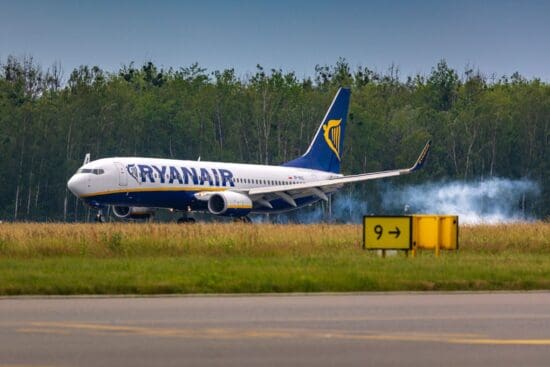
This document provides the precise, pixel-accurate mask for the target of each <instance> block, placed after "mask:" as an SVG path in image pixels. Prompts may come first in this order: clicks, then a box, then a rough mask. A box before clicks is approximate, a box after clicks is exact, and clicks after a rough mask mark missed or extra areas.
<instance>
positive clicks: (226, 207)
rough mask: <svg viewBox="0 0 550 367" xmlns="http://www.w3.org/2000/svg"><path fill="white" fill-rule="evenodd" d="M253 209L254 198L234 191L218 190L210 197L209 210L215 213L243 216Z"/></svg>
mask: <svg viewBox="0 0 550 367" xmlns="http://www.w3.org/2000/svg"><path fill="white" fill-rule="evenodd" d="M251 210H252V200H250V198H249V197H248V196H246V195H244V194H240V193H238V192H233V191H223V192H216V193H214V194H212V195H211V196H210V198H209V199H208V211H209V212H210V213H212V214H215V215H226V216H230V217H243V216H245V215H247V214H248V213H250V211H251Z"/></svg>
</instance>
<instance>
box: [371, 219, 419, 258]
mask: <svg viewBox="0 0 550 367" xmlns="http://www.w3.org/2000/svg"><path fill="white" fill-rule="evenodd" d="M411 224H412V219H411V217H409V216H406V217H405V216H395V217H387V216H383V217H363V248H365V249H368V250H410V249H411V248H412V241H411V228H412V225H411Z"/></svg>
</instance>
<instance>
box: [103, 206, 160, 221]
mask: <svg viewBox="0 0 550 367" xmlns="http://www.w3.org/2000/svg"><path fill="white" fill-rule="evenodd" d="M113 213H114V214H115V215H116V216H117V217H118V218H122V219H149V218H150V217H151V216H152V215H153V214H154V213H155V210H154V209H152V208H144V207H140V206H113Z"/></svg>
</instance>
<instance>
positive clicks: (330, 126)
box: [283, 88, 350, 173]
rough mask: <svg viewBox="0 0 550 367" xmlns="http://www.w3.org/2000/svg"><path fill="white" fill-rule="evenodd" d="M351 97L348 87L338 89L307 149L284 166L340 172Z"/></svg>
mask: <svg viewBox="0 0 550 367" xmlns="http://www.w3.org/2000/svg"><path fill="white" fill-rule="evenodd" d="M349 97H350V90H349V89H348V88H340V89H339V90H338V92H337V93H336V96H335V97H334V99H333V100H332V104H331V105H330V107H329V109H328V111H327V113H326V115H325V117H324V118H323V121H322V122H321V125H320V126H319V129H318V130H317V133H316V134H315V137H314V138H313V141H312V142H311V144H310V145H309V148H308V149H307V151H306V152H305V153H304V155H302V156H301V157H299V158H296V159H293V160H291V161H289V162H286V163H284V164H283V166H287V167H300V168H309V169H316V170H320V171H327V172H334V173H340V160H341V158H342V151H343V149H344V136H345V135H344V134H345V132H346V121H347V119H348V108H349Z"/></svg>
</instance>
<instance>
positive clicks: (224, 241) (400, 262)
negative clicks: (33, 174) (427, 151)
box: [0, 223, 550, 295]
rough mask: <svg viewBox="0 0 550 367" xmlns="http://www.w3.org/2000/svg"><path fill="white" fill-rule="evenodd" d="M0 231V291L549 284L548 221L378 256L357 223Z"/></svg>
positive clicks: (465, 232) (476, 230) (486, 229)
mask: <svg viewBox="0 0 550 367" xmlns="http://www.w3.org/2000/svg"><path fill="white" fill-rule="evenodd" d="M10 226H13V227H10ZM0 230H2V232H0V295H18V294H158V293H243V292H244V293H254V292H324V291H335V292H338V291H396V290H525V289H550V242H549V241H550V240H549V238H550V225H549V224H547V223H535V224H522V225H510V226H479V227H463V228H461V231H460V245H461V249H460V251H459V252H457V253H454V252H444V253H442V256H440V257H439V258H435V257H434V256H433V253H431V252H429V251H423V252H420V254H419V255H418V256H417V257H416V258H406V257H405V256H404V255H402V254H397V255H395V256H389V257H386V258H384V259H383V258H380V257H378V256H377V255H376V253H374V252H366V251H363V250H362V249H361V242H360V241H361V237H360V236H361V228H360V226H327V225H322V226H321V225H320V226H272V225H236V226H233V225H198V226H170V225H144V226H140V225H112V226H95V225H73V226H71V225H57V224H55V225H37V224H13V225H9V226H3V227H0Z"/></svg>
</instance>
